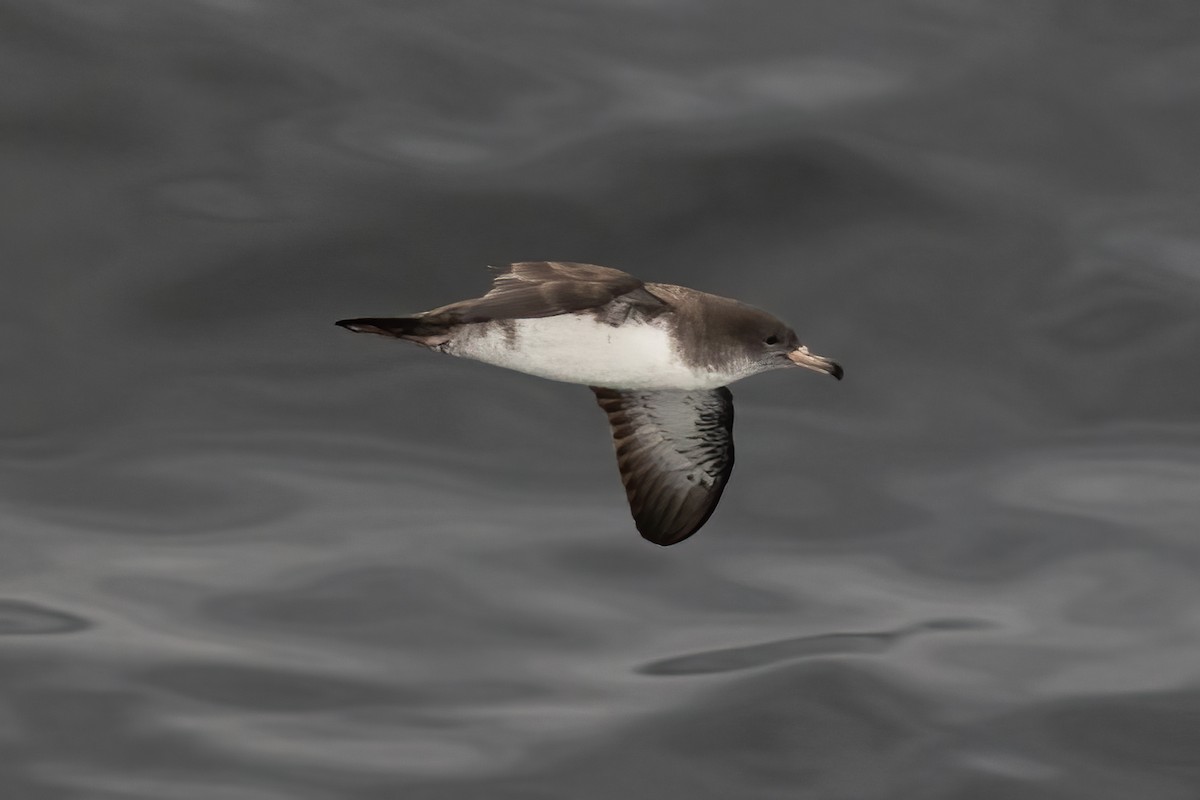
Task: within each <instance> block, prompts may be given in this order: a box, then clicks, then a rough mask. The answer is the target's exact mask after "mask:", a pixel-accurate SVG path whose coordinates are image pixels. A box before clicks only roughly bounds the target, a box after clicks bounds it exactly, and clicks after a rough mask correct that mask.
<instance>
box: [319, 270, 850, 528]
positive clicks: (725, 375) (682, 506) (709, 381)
mask: <svg viewBox="0 0 1200 800" xmlns="http://www.w3.org/2000/svg"><path fill="white" fill-rule="evenodd" d="M493 269H494V270H495V276H494V280H493V283H492V288H491V290H489V291H488V293H487V294H485V295H484V296H483V297H478V298H474V299H472V300H462V301H460V302H457V303H451V304H449V305H446V306H441V307H440V308H435V309H433V310H431V311H423V312H421V313H419V314H414V315H412V316H410V317H364V318H361V319H344V320H340V321H339V322H338V323H337V324H338V325H340V326H342V327H343V328H347V329H349V330H352V331H355V332H358V333H374V334H379V335H381V336H390V337H394V338H397V339H405V340H407V341H410V342H416V343H417V344H419V345H422V346H424V347H427V348H429V349H431V350H437V351H438V352H441V353H447V354H449V355H452V356H458V357H460V358H470V359H474V360H476V361H483V362H486V363H488V364H495V365H497V366H500V367H507V368H509V369H514V370H517V371H519V372H525V373H528V374H530V375H537V376H539V377H542V378H549V379H551V380H557V381H565V382H567V383H581V384H584V385H585V386H589V387H590V388H591V390H592V391H593V392H594V393H595V395H596V400H597V402H599V404H600V408H602V409H603V410H604V411H605V413H607V414H608V421H609V424H610V425H611V426H612V434H613V443H614V445H615V447H616V451H617V466H618V467H619V469H620V472H621V481H622V483H624V485H625V493H626V495H627V496H628V498H629V506H630V509H631V510H632V512H633V519H634V522H635V524H636V525H637V529H638V531H639V532H640V533H641V534H642V536H643V537H645V538H646V539H648V540H650V541H651V542H654V543H655V544H659V545H671V544H675V543H677V542H681V541H683V540H684V539H686V538H687V537H689V536H691V535H692V534H693V533H695V532H696V531H697V530H699V529H700V527H701V526H702V525H704V523H705V522H707V521H708V518H709V516H711V515H712V512H713V509H715V508H716V507H717V501H718V500H720V499H721V492H722V491H724V489H725V483H726V481H728V480H729V473H730V472H731V471H732V470H733V395H732V394H730V392H729V389H728V388H727V387H726V384H729V383H732V382H734V381H736V380H740V379H742V378H745V377H747V376H749V375H755V374H757V373H759V372H767V371H768V370H773V369H781V368H787V367H805V368H806V369H811V370H815V371H817V372H823V373H825V374H827V375H832V376H833V377H835V378H837V379H838V380H841V377H842V368H841V367H840V366H838V364H837V363H836V362H834V361H831V360H830V359H828V358H824V357H822V356H818V355H816V354H815V353H811V352H809V349H808V348H807V347H805V346H804V345H802V344H801V343H800V340H799V338H797V336H796V334H795V332H794V331H793V330H792V329H791V328H789V327H788V326H787V325H785V324H784V323H783V322H781V321H780V320H779V319H777V318H775V317H774V316H772V315H771V314H768V313H767V312H765V311H762V310H760V309H757V308H755V307H753V306H749V305H746V304H745V303H740V302H738V301H737V300H731V299H729V298H727V297H720V296H718V295H713V294H707V293H705V292H700V291H696V290H695V289H688V288H685V287H683V286H672V285H670V284H665V283H643V282H642V281H640V280H638V279H637V278H635V277H633V276H632V275H629V274H627V273H624V272H621V271H620V270H616V269H612V268H610V267H599V266H595V265H593V264H576V263H571V262H565V261H522V262H519V263H516V264H510V265H508V266H506V267H499V268H493Z"/></svg>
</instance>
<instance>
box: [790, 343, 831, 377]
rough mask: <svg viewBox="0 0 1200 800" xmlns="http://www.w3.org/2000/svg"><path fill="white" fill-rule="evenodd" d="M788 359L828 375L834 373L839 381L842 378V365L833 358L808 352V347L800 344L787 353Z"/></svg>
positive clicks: (798, 365) (797, 364)
mask: <svg viewBox="0 0 1200 800" xmlns="http://www.w3.org/2000/svg"><path fill="white" fill-rule="evenodd" d="M787 357H788V361H791V362H792V363H793V364H795V365H796V366H797V367H804V368H805V369H811V370H815V371H817V372H824V373H825V374H826V375H832V376H833V377H835V378H837V379H838V380H839V381H840V380H841V379H842V368H841V366H840V365H839V364H838V363H837V362H836V361H833V360H832V359H828V358H825V357H824V356H819V355H817V354H816V353H810V352H808V348H807V347H805V346H804V345H800V346H799V347H797V348H796V349H795V350H792V351H791V352H790V353H788V354H787Z"/></svg>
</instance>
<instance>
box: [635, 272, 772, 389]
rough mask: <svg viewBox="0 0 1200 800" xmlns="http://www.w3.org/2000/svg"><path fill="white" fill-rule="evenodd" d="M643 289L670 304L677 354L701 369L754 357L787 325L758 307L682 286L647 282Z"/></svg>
mask: <svg viewBox="0 0 1200 800" xmlns="http://www.w3.org/2000/svg"><path fill="white" fill-rule="evenodd" d="M646 288H647V289H648V290H649V291H651V292H653V293H654V294H655V295H657V296H659V297H662V298H664V299H665V300H667V302H669V303H670V304H671V306H672V307H673V310H674V312H675V313H674V314H673V315H672V316H671V326H672V329H673V332H674V334H675V336H676V338H677V340H678V342H679V355H680V357H681V358H682V359H683V360H684V361H685V362H686V363H687V364H689V365H690V366H693V367H697V368H704V367H708V366H712V365H714V364H724V363H728V362H731V361H737V360H739V359H750V360H755V359H757V358H758V357H759V356H760V355H761V352H762V342H763V340H764V339H766V338H767V337H768V336H770V335H772V334H776V335H778V334H777V332H778V331H786V330H788V327H787V326H786V325H784V324H783V322H782V321H781V320H780V319H779V318H777V317H775V316H774V315H772V314H768V313H767V312H766V311H763V310H762V309H761V308H755V307H754V306H751V305H747V304H746V303H741V302H738V301H737V300H731V299H730V298H728V297H721V296H720V295H715V294H708V293H707V292H699V291H696V290H695V289H688V288H687V287H684V286H673V285H671V284H664V283H648V284H646Z"/></svg>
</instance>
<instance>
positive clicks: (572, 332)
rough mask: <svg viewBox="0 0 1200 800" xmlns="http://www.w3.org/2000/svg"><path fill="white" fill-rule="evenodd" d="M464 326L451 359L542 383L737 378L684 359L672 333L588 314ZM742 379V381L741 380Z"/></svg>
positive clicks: (700, 383) (649, 384)
mask: <svg viewBox="0 0 1200 800" xmlns="http://www.w3.org/2000/svg"><path fill="white" fill-rule="evenodd" d="M505 324H506V325H508V326H510V327H509V329H508V330H505V329H504V327H503V326H502V325H500V324H497V323H483V324H478V325H465V326H463V327H462V328H460V329H459V331H458V332H457V333H456V335H455V337H454V340H453V341H452V342H451V343H450V345H449V347H447V348H446V350H447V352H449V353H451V354H452V355H456V356H461V357H463V358H471V359H475V360H476V361H484V362H486V363H488V364H495V365H496V366H498V367H507V368H508V369H514V370H517V371H518V372H526V373H528V374H530V375H537V376H538V377H541V378H549V379H551V380H555V381H565V382H567V383H582V384H586V385H589V386H607V387H609V388H613V389H711V388H715V387H717V386H723V385H724V384H725V383H728V382H729V381H730V380H732V379H734V376H731V375H722V374H718V373H714V372H712V371H710V370H706V369H694V368H692V367H689V366H687V365H686V364H684V362H683V361H682V360H680V358H679V356H678V354H677V353H676V352H675V349H674V348H673V347H672V344H671V340H670V338H669V336H668V334H667V331H666V330H665V329H663V328H660V327H658V326H657V325H654V324H653V323H633V322H629V323H626V324H624V325H621V326H619V327H613V326H611V325H606V324H604V323H602V322H597V321H596V320H595V319H594V318H593V317H592V316H591V315H589V314H562V315H559V316H556V317H545V318H542V319H516V320H510V321H508V322H506V323H505ZM737 377H741V376H737Z"/></svg>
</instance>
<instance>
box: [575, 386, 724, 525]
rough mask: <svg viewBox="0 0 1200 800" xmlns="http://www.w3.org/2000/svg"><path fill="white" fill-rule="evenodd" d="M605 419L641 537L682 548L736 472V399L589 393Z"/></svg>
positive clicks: (715, 394)
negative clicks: (594, 397) (734, 457)
mask: <svg viewBox="0 0 1200 800" xmlns="http://www.w3.org/2000/svg"><path fill="white" fill-rule="evenodd" d="M592 391H593V392H595V394H596V402H598V403H599V404H600V407H601V408H602V409H604V411H605V413H607V414H608V421H609V424H610V425H611V426H612V433H613V444H614V446H615V447H616V451H617V466H618V467H619V469H620V471H621V482H622V483H623V484H624V485H625V494H626V496H627V497H628V498H629V507H630V510H631V511H632V512H633V518H634V521H635V523H636V524H637V529H638V531H639V532H640V533H641V534H642V536H643V537H645V538H646V539H649V540H650V541H652V542H654V543H655V544H660V545H670V544H675V543H677V542H681V541H683V540H684V539H686V538H687V537H689V536H691V535H692V534H693V533H695V532H696V531H697V530H699V528H700V527H701V526H702V525H704V523H705V522H707V521H708V518H709V516H711V515H712V512H713V510H714V509H715V508H716V507H717V502H718V501H719V500H720V499H721V493H722V492H723V491H724V489H725V484H726V482H727V481H728V480H729V474H730V472H732V470H733V395H732V394H731V393H730V391H729V389H728V388H726V387H724V386H721V387H719V388H716V389H709V390H695V391H630V390H619V389H606V388H603V387H596V386H593V387H592Z"/></svg>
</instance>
